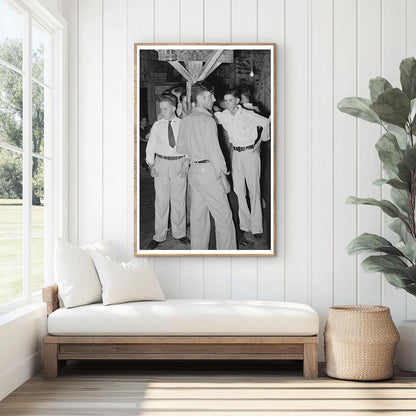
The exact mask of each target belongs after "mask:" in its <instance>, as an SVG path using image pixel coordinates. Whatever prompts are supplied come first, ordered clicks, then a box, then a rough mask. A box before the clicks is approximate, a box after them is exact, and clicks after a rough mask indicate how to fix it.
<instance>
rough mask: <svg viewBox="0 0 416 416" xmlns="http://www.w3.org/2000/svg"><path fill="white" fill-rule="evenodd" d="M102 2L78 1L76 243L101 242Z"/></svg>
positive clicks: (92, 0) (93, 0) (91, 0)
mask: <svg viewBox="0 0 416 416" xmlns="http://www.w3.org/2000/svg"><path fill="white" fill-rule="evenodd" d="M102 12H103V10H102V3H101V1H96V0H83V1H78V178H79V180H78V243H79V244H84V243H91V242H94V241H97V240H100V239H102V231H103V230H102V218H103V215H102V211H103V195H102V190H103V175H102V154H103V142H102V133H103V125H102V121H103V119H102V115H103V112H102V97H103V90H102V69H103V59H102Z"/></svg>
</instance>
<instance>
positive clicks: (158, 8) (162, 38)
mask: <svg viewBox="0 0 416 416" xmlns="http://www.w3.org/2000/svg"><path fill="white" fill-rule="evenodd" d="M154 2H155V42H160V43H170V42H172V43H175V42H179V34H180V25H179V20H180V0H154Z"/></svg>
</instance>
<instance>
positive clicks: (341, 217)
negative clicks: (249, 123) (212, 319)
mask: <svg viewBox="0 0 416 416" xmlns="http://www.w3.org/2000/svg"><path fill="white" fill-rule="evenodd" d="M113 3H114V4H113ZM62 13H63V14H64V17H65V18H66V19H67V20H68V22H69V83H70V84H69V91H70V92H72V93H71V95H70V97H69V123H70V124H69V154H68V158H69V159H68V162H69V170H70V171H69V195H68V200H69V204H70V205H69V207H68V212H69V238H70V240H71V241H73V242H78V243H79V244H83V243H87V242H92V241H95V240H98V239H100V238H102V237H104V238H107V239H112V240H114V242H115V246H116V250H117V254H118V257H121V258H129V257H131V256H132V253H133V241H134V235H133V223H134V222H133V221H134V217H133V206H134V199H133V192H134V189H133V155H134V140H133V133H134V129H133V128H134V125H133V114H134V112H133V109H134V107H133V105H134V100H133V97H134V95H133V75H134V66H133V64H134V60H133V57H134V50H133V44H134V43H135V42H138V43H140V42H141V43H152V42H159V43H164V42H179V41H181V42H190V43H192V42H206V43H221V42H224V43H228V42H231V41H232V42H236V43H238V42H241V43H246V42H247V43H251V42H253V43H255V42H271V43H276V45H277V48H276V52H277V53H276V55H277V56H276V65H277V67H276V73H277V74H276V80H277V85H276V90H277V97H276V98H277V109H276V110H277V123H276V124H277V142H276V153H277V159H276V161H277V176H276V178H277V182H276V196H277V209H276V211H277V257H274V258H236V257H227V258H225V257H209V258H178V257H175V258H173V257H166V258H155V259H153V260H152V262H151V263H152V264H153V267H154V270H155V273H156V275H157V276H158V278H159V279H160V282H161V285H162V288H163V290H164V291H165V293H166V295H167V297H197V298H199V297H206V298H231V297H232V298H245V299H247V298H250V299H255V298H259V299H276V300H283V299H285V300H287V301H299V302H306V303H311V304H312V306H313V307H314V308H316V309H317V310H318V312H319V314H320V317H321V321H322V322H324V321H325V319H326V313H327V309H328V306H330V305H331V304H332V303H334V304H345V303H356V302H357V303H379V302H382V303H384V304H385V305H388V306H390V308H391V310H392V315H393V317H394V319H395V321H396V322H397V321H398V320H400V319H404V318H406V317H407V318H415V317H416V300H415V299H414V298H413V297H410V296H406V294H405V293H404V292H403V291H400V290H395V289H394V288H393V287H391V286H390V285H388V284H387V283H386V282H385V280H384V279H382V280H380V277H379V276H378V275H370V274H367V273H364V272H362V271H361V269H360V267H359V264H358V262H359V261H360V260H361V258H356V257H355V256H348V255H347V253H346V245H347V244H348V243H349V242H350V241H351V239H353V238H354V237H355V236H356V235H357V234H360V233H363V232H374V233H379V232H380V231H382V232H383V233H384V235H386V236H387V237H390V235H389V230H388V229H387V227H386V226H385V225H384V219H383V218H381V216H380V213H379V212H378V210H377V209H375V208H373V209H372V208H371V207H355V206H353V205H347V204H345V200H346V198H347V197H348V196H349V195H356V194H358V195H360V196H373V197H375V198H378V197H380V190H379V189H378V188H377V187H375V186H373V185H372V181H373V180H374V179H376V178H377V176H378V175H379V174H380V166H379V163H378V160H377V155H376V152H375V150H374V144H375V141H376V140H377V139H378V136H379V134H380V130H379V128H378V127H377V126H375V125H371V124H369V123H365V122H357V121H356V120H355V119H354V118H353V117H351V116H348V115H345V114H343V113H341V112H339V111H338V110H337V109H336V107H335V106H336V104H337V103H338V102H339V101H340V100H341V99H342V98H344V97H347V96H355V95H359V96H364V97H368V96H369V92H368V86H367V83H368V80H369V79H370V78H371V77H374V76H377V75H379V74H381V75H382V76H384V77H386V78H387V79H388V80H390V81H391V82H392V83H393V85H396V86H398V85H400V83H399V68H398V66H399V62H400V60H401V59H402V58H404V57H405V56H414V55H416V41H415V39H416V29H415V25H414V24H413V20H412V16H414V15H415V13H416V3H415V2H414V1H413V0H367V1H365V2H364V1H359V0H292V1H285V0H123V1H122V2H120V3H117V5H116V4H115V2H112V1H110V0H82V1H80V0H78V1H69V0H63V1H62ZM125 74H126V76H125ZM119 183H123V184H125V186H124V185H123V186H118V184H119ZM382 196H383V197H388V196H389V195H388V194H387V192H386V191H383V192H382Z"/></svg>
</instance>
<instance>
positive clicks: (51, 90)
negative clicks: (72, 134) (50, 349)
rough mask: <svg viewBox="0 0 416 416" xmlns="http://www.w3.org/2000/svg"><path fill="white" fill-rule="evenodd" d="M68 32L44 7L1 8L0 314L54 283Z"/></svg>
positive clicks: (25, 1)
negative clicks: (65, 40) (47, 284)
mask: <svg viewBox="0 0 416 416" xmlns="http://www.w3.org/2000/svg"><path fill="white" fill-rule="evenodd" d="M64 30H65V25H64V24H63V23H62V22H60V21H58V20H55V18H52V17H51V16H50V15H49V14H45V13H44V11H43V10H42V9H41V8H40V7H39V5H38V3H36V4H35V3H33V5H32V2H31V0H21V1H17V0H14V1H11V0H0V312H4V311H7V310H10V309H12V308H14V307H16V306H20V305H21V304H22V303H27V302H28V301H30V300H32V299H33V298H34V297H35V298H36V295H38V294H39V291H40V289H41V288H42V287H43V286H44V284H45V282H47V283H49V282H51V281H53V278H52V258H53V256H52V250H51V247H52V246H53V244H52V242H53V240H54V239H55V237H56V236H57V235H58V232H59V231H60V230H61V231H62V229H63V224H62V218H63V215H62V212H59V211H58V208H59V207H62V201H59V200H58V196H59V195H62V194H63V192H62V185H63V184H62V182H61V183H60V182H59V178H62V177H63V174H62V169H63V166H62V160H63V159H62V146H63V137H64V135H63V123H62V120H63V117H62V114H63V110H64V108H63V103H64V100H63V94H62V91H63V77H62V74H63V71H62V68H63V56H64V53H63V50H62V45H63V41H62V40H63V36H64ZM52 104H53V105H52Z"/></svg>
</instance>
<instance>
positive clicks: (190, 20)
mask: <svg viewBox="0 0 416 416" xmlns="http://www.w3.org/2000/svg"><path fill="white" fill-rule="evenodd" d="M179 31H180V41H181V42H183V43H202V42H203V41H204V0H180V28H179Z"/></svg>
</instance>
